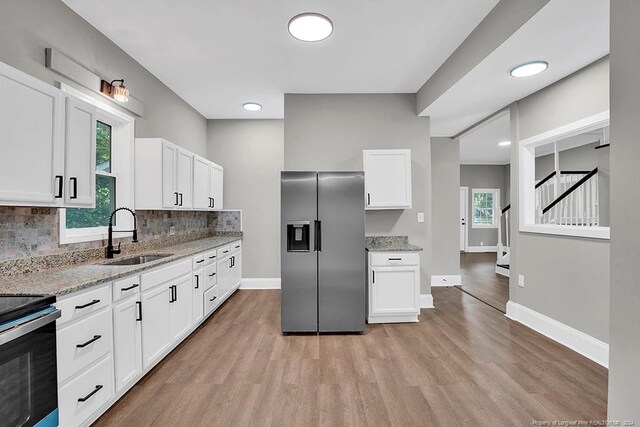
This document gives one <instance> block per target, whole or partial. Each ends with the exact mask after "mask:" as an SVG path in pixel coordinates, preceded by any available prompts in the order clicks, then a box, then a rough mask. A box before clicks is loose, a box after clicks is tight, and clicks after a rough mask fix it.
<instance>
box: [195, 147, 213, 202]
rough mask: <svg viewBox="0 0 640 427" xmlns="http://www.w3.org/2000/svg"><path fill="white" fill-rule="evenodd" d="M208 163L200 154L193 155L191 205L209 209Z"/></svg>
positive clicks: (209, 179)
mask: <svg viewBox="0 0 640 427" xmlns="http://www.w3.org/2000/svg"><path fill="white" fill-rule="evenodd" d="M210 163H211V162H209V161H208V160H207V159H203V158H202V157H200V156H194V157H193V207H194V208H195V209H209V208H210V207H211V194H210V190H209V185H210V181H211V178H210V175H211V166H210Z"/></svg>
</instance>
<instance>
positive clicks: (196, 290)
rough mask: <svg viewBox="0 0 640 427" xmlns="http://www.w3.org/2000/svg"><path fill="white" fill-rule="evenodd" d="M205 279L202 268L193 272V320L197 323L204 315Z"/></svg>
mask: <svg viewBox="0 0 640 427" xmlns="http://www.w3.org/2000/svg"><path fill="white" fill-rule="evenodd" d="M205 283H206V279H205V277H204V269H203V268H200V269H198V270H195V271H194V272H193V322H194V323H198V322H200V321H201V320H202V318H203V317H204V297H203V295H204V286H205Z"/></svg>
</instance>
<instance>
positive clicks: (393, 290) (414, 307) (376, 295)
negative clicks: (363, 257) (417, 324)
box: [369, 266, 420, 314]
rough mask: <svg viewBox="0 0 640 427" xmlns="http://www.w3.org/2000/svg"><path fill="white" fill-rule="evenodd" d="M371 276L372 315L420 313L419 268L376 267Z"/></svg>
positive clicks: (371, 271)
mask: <svg viewBox="0 0 640 427" xmlns="http://www.w3.org/2000/svg"><path fill="white" fill-rule="evenodd" d="M370 275H371V277H369V283H371V286H370V298H371V313H372V314H396V313H397V314H402V313H416V312H419V311H420V284H419V283H420V282H419V275H420V269H419V268H418V267H417V266H407V267H405V266H402V267H400V266H398V267H374V268H372V269H371V270H370Z"/></svg>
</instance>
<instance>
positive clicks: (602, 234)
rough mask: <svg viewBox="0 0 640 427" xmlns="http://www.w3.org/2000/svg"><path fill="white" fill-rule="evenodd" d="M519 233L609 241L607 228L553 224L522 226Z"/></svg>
mask: <svg viewBox="0 0 640 427" xmlns="http://www.w3.org/2000/svg"><path fill="white" fill-rule="evenodd" d="M520 231H521V232H524V233H537V234H551V235H556V236H571V237H583V238H590V239H601V240H609V235H610V229H609V227H578V226H572V225H555V224H523V225H521V226H520Z"/></svg>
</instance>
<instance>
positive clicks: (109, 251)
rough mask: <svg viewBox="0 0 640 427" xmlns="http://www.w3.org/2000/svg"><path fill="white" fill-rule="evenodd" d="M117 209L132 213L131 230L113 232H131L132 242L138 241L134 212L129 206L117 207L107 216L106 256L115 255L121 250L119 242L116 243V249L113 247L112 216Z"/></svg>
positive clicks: (111, 256)
mask: <svg viewBox="0 0 640 427" xmlns="http://www.w3.org/2000/svg"><path fill="white" fill-rule="evenodd" d="M118 211H129V212H131V215H133V230H117V231H115V233H132V236H131V241H132V242H133V243H138V230H137V220H136V214H135V212H134V211H132V210H131V209H129V208H118V209H116V210H115V211H113V212H111V216H110V217H109V242H108V245H107V258H113V255H117V254H119V253H120V252H121V250H120V243H118V249H114V248H113V233H114V231H113V216H114V215H115V214H116V212H118Z"/></svg>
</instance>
